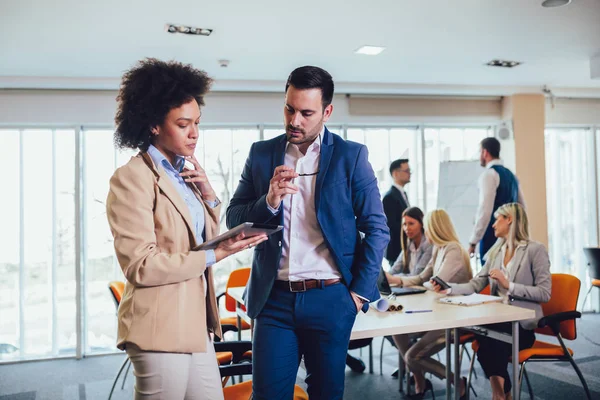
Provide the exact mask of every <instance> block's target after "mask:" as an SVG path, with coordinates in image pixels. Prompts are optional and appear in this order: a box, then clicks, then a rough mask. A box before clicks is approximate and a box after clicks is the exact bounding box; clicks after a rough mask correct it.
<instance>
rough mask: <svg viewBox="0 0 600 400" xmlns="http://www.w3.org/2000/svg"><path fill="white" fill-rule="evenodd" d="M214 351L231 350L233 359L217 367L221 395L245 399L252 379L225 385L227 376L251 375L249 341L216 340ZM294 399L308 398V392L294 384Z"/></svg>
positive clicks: (226, 399) (231, 399)
mask: <svg viewBox="0 0 600 400" xmlns="http://www.w3.org/2000/svg"><path fill="white" fill-rule="evenodd" d="M215 351H216V352H231V353H232V354H233V360H232V363H231V364H230V365H222V366H220V367H219V371H220V373H221V378H222V384H223V397H224V398H225V400H242V399H243V400H247V399H250V398H251V396H252V381H246V382H242V383H238V384H234V385H230V386H225V385H226V384H227V382H228V379H229V377H233V376H235V375H252V361H251V359H248V358H247V357H248V354H251V352H252V342H250V341H235V342H234V341H230V342H216V343H215ZM294 400H308V394H307V393H306V392H305V391H304V390H303V389H302V388H301V387H300V386H298V385H295V386H294Z"/></svg>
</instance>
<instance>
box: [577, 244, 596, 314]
mask: <svg viewBox="0 0 600 400" xmlns="http://www.w3.org/2000/svg"><path fill="white" fill-rule="evenodd" d="M583 252H584V253H585V257H586V258H587V260H588V274H589V276H590V279H591V280H592V282H591V284H590V288H589V289H588V291H587V293H586V294H585V297H584V298H583V303H581V311H583V308H584V307H585V301H586V300H587V298H588V295H589V294H590V292H591V291H592V288H594V287H597V288H600V248H598V247H584V248H583Z"/></svg>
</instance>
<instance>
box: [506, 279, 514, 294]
mask: <svg viewBox="0 0 600 400" xmlns="http://www.w3.org/2000/svg"><path fill="white" fill-rule="evenodd" d="M514 291H515V283H514V282H510V283H509V284H508V294H512V293H513V292H514Z"/></svg>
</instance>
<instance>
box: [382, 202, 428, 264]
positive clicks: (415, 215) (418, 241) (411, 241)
mask: <svg viewBox="0 0 600 400" xmlns="http://www.w3.org/2000/svg"><path fill="white" fill-rule="evenodd" d="M400 245H401V246H402V251H401V252H400V255H399V256H398V258H397V259H396V262H394V265H392V268H391V269H390V273H391V274H393V275H397V274H402V275H419V274H420V273H421V272H423V270H424V269H425V267H426V266H427V264H429V260H431V252H432V251H433V246H432V245H431V243H429V240H427V237H425V229H423V211H421V209H420V208H419V207H409V208H407V209H406V210H404V212H403V213H402V231H401V232H400Z"/></svg>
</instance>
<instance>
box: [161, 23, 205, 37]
mask: <svg viewBox="0 0 600 400" xmlns="http://www.w3.org/2000/svg"><path fill="white" fill-rule="evenodd" d="M165 30H166V31H167V32H169V33H184V34H186V35H200V36H210V34H211V33H212V31H213V30H212V29H207V28H196V27H195V26H187V25H175V24H166V25H165Z"/></svg>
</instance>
